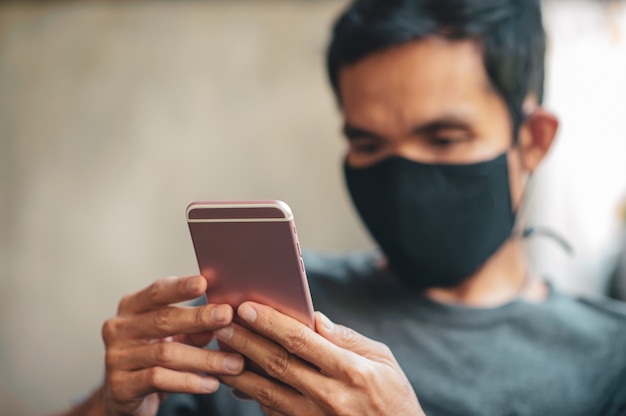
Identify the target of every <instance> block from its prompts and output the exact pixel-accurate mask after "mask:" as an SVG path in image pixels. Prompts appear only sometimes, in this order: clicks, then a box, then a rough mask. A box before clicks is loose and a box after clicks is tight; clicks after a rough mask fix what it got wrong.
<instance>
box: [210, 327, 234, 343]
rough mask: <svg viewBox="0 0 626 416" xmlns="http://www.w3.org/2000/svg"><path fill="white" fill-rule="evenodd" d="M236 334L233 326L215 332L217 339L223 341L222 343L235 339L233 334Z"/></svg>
mask: <svg viewBox="0 0 626 416" xmlns="http://www.w3.org/2000/svg"><path fill="white" fill-rule="evenodd" d="M234 332H235V328H233V327H232V326H225V327H224V328H220V329H218V330H217V331H215V332H213V334H214V335H215V337H216V338H217V339H221V340H222V341H228V340H229V339H231V338H232V337H233V333H234Z"/></svg>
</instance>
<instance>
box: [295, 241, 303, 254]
mask: <svg viewBox="0 0 626 416" xmlns="http://www.w3.org/2000/svg"><path fill="white" fill-rule="evenodd" d="M296 246H298V254H299V255H301V256H302V250H300V243H296Z"/></svg>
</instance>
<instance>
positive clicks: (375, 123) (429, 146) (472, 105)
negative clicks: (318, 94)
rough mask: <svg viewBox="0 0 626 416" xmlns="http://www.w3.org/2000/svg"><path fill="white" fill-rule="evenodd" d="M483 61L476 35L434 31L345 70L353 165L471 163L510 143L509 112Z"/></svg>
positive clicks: (342, 89)
mask: <svg viewBox="0 0 626 416" xmlns="http://www.w3.org/2000/svg"><path fill="white" fill-rule="evenodd" d="M482 59H483V58H482V54H481V49H480V47H479V46H478V44H477V43H476V42H474V41H471V40H461V41H453V42H452V41H447V40H444V39H442V38H437V37H430V38H425V39H423V40H419V41H415V42H411V43H408V44H405V45H402V46H399V47H395V48H392V49H390V50H387V51H384V52H381V53H377V54H373V55H371V56H368V57H366V58H365V59H363V60H361V61H359V62H357V63H356V64H354V65H351V66H348V67H345V68H343V69H341V72H340V74H339V87H340V88H339V89H340V91H339V92H340V95H341V103H342V110H343V115H344V119H345V129H344V133H345V135H346V138H347V139H348V143H349V150H348V154H347V163H348V164H349V165H350V166H351V167H357V168H358V167H366V166H369V165H372V164H374V163H376V162H378V161H380V160H382V159H384V158H386V157H389V156H394V155H395V156H401V157H404V158H407V159H411V160H414V161H419V162H425V163H445V164H468V163H475V162H480V161H485V160H489V159H492V158H494V157H496V156H497V155H499V154H501V153H503V152H505V151H506V150H507V149H509V148H510V147H511V145H512V133H511V132H512V126H511V120H510V116H509V113H508V110H507V107H506V104H505V102H504V100H503V99H502V98H501V97H500V96H499V95H498V94H497V93H496V92H495V90H494V89H493V88H492V87H491V85H490V83H489V79H488V77H487V74H486V72H485V68H484V64H483V60H482Z"/></svg>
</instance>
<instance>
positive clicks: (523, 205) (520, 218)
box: [512, 112, 576, 257]
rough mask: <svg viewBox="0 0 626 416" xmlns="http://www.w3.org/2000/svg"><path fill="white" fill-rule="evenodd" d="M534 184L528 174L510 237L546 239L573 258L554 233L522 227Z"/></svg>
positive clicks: (516, 141) (525, 116)
mask: <svg viewBox="0 0 626 416" xmlns="http://www.w3.org/2000/svg"><path fill="white" fill-rule="evenodd" d="M530 115H531V113H529V112H525V114H524V117H523V120H522V123H521V124H523V123H524V122H525V121H526V119H527V118H528V117H529V116H530ZM518 135H519V129H517V130H516V132H515V138H514V142H513V147H515V146H517V144H518V143H519V141H518ZM520 154H521V153H520ZM520 157H521V156H520ZM520 162H521V161H520ZM534 182H535V181H534V175H533V174H532V173H529V174H528V179H527V181H526V187H525V188H524V193H523V195H522V200H521V202H520V205H519V207H518V209H517V212H515V223H514V225H513V233H512V235H513V236H514V237H520V238H522V239H528V238H531V237H536V236H539V237H548V238H550V239H552V240H553V241H554V242H556V243H557V245H558V246H559V247H561V248H562V249H563V251H565V253H567V254H568V255H569V256H570V257H574V256H575V255H576V252H575V250H574V248H573V247H572V245H571V244H570V243H569V242H568V241H567V240H566V239H565V238H564V237H563V236H561V235H560V234H559V233H557V232H556V231H554V230H552V229H551V228H549V227H545V226H537V225H529V226H524V225H523V223H524V216H525V215H526V210H527V208H528V201H529V199H530V195H532V189H533V187H534Z"/></svg>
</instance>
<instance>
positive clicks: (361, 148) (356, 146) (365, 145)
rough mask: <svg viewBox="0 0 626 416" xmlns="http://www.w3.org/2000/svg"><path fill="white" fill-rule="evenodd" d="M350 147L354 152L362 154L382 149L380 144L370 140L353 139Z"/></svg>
mask: <svg viewBox="0 0 626 416" xmlns="http://www.w3.org/2000/svg"><path fill="white" fill-rule="evenodd" d="M350 147H351V149H352V151H353V152H355V153H361V154H372V153H376V152H377V151H378V150H379V149H380V146H379V145H378V144H376V143H373V142H369V141H362V142H359V141H353V142H352V143H351V146H350Z"/></svg>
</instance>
